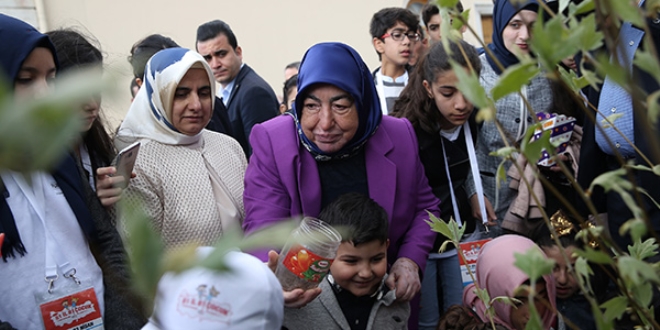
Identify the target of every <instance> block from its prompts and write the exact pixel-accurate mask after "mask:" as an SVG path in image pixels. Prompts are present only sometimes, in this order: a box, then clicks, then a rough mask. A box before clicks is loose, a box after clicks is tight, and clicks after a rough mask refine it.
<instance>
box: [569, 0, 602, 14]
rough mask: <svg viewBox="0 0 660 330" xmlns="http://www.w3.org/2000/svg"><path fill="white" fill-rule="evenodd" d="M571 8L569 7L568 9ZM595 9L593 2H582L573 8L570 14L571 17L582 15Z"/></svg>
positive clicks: (586, 0) (590, 0)
mask: <svg viewBox="0 0 660 330" xmlns="http://www.w3.org/2000/svg"><path fill="white" fill-rule="evenodd" d="M570 7H571V6H570V5H569V8H570ZM594 9H596V4H595V3H594V1H593V0H585V1H582V2H581V3H580V4H579V5H578V6H576V7H575V10H574V11H572V12H571V14H572V15H582V14H586V13H588V12H592V11H594Z"/></svg>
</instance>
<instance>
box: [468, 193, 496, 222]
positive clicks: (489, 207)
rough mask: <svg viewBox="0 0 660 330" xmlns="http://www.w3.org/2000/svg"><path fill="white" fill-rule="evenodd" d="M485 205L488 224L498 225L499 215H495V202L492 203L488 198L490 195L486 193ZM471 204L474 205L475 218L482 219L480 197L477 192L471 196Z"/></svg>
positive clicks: (473, 214) (473, 213)
mask: <svg viewBox="0 0 660 330" xmlns="http://www.w3.org/2000/svg"><path fill="white" fill-rule="evenodd" d="M484 203H485V204H486V205H484V206H485V207H486V219H487V220H488V223H487V225H488V226H496V225H497V215H495V209H494V208H493V204H491V203H490V201H489V200H488V197H486V196H485V195H484ZM470 206H471V207H472V216H473V217H474V218H475V219H479V220H481V207H479V198H477V194H474V195H472V196H470Z"/></svg>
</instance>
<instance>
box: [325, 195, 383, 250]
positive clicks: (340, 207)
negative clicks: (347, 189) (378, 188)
mask: <svg viewBox="0 0 660 330" xmlns="http://www.w3.org/2000/svg"><path fill="white" fill-rule="evenodd" d="M319 219H321V220H323V221H325V222H327V223H328V224H330V225H331V226H333V227H337V228H344V229H345V230H344V231H343V232H342V242H352V243H353V245H355V246H358V244H362V243H367V242H371V241H375V240H378V241H379V242H381V243H385V242H386V241H387V238H388V236H389V222H388V217H387V212H385V209H383V208H382V207H381V206H380V205H378V203H376V202H375V201H374V200H373V199H371V198H369V197H367V196H365V195H362V194H359V193H348V194H344V195H341V196H339V198H337V199H336V200H335V201H333V202H332V203H330V204H328V206H326V207H325V208H324V209H323V211H321V214H319Z"/></svg>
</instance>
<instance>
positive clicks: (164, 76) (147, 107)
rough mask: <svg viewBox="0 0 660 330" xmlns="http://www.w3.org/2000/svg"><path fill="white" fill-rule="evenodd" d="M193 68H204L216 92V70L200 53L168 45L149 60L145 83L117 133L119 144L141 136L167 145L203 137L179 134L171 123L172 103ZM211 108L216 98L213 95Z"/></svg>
mask: <svg viewBox="0 0 660 330" xmlns="http://www.w3.org/2000/svg"><path fill="white" fill-rule="evenodd" d="M192 68H203V69H205V70H206V73H207V75H208V77H209V82H210V83H211V84H210V85H211V93H212V94H211V95H215V80H214V78H213V72H212V71H211V68H210V67H209V65H208V64H207V63H206V61H205V60H204V58H203V57H202V56H201V55H199V54H198V53H197V52H195V51H192V50H190V49H185V48H168V49H164V50H161V51H159V52H158V53H156V54H155V55H154V56H152V57H151V59H149V62H147V66H146V68H145V70H144V85H143V86H142V88H140V91H139V92H138V94H137V95H136V97H135V100H133V103H132V104H131V107H130V109H129V110H128V113H127V114H126V118H125V119H124V122H123V123H122V124H121V126H120V127H119V131H118V132H117V138H116V140H117V142H118V143H117V144H118V145H128V144H131V143H133V142H135V141H138V140H141V139H150V140H154V141H157V142H160V143H164V144H172V145H188V144H192V143H196V142H197V141H199V139H200V138H201V134H202V133H201V132H200V133H198V134H197V135H194V136H189V135H185V134H182V133H180V132H179V131H178V130H177V129H176V128H175V127H174V125H173V124H172V102H173V99H174V93H175V92H176V88H177V86H178V85H179V82H181V79H182V78H183V76H185V75H186V73H187V72H188V70H190V69H192ZM211 100H212V101H211V102H212V103H211V109H213V102H215V97H212V98H211Z"/></svg>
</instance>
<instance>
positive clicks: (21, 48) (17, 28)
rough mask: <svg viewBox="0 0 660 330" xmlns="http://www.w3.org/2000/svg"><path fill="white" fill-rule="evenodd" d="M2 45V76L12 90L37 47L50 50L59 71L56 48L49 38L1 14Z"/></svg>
mask: <svg viewBox="0 0 660 330" xmlns="http://www.w3.org/2000/svg"><path fill="white" fill-rule="evenodd" d="M0 45H2V50H0V76H3V75H4V77H5V78H6V79H8V80H9V84H10V86H11V87H12V88H13V86H14V80H15V79H16V76H17V75H18V71H19V70H20V69H21V65H22V64H23V62H24V61H25V59H26V58H27V57H28V55H30V53H31V52H32V50H33V49H35V48H36V47H45V48H48V49H50V52H51V53H52V54H53V59H54V60H55V66H56V67H57V68H58V69H59V64H58V63H57V56H55V54H56V52H55V47H54V46H53V43H51V42H50V39H48V36H47V35H45V34H42V33H41V32H39V31H37V29H35V28H34V27H32V26H31V25H30V24H27V23H25V22H23V21H21V20H18V19H16V18H13V17H11V16H7V15H4V14H0Z"/></svg>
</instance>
